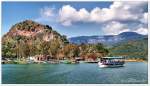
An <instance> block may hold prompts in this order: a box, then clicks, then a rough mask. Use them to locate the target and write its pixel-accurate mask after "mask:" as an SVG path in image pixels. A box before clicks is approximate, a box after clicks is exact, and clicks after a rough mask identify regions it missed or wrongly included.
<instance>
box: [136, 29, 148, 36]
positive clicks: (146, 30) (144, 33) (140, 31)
mask: <svg viewBox="0 0 150 86" xmlns="http://www.w3.org/2000/svg"><path fill="white" fill-rule="evenodd" d="M134 32H136V33H139V34H142V35H148V29H147V28H143V27H141V28H138V29H137V30H135V31H134Z"/></svg>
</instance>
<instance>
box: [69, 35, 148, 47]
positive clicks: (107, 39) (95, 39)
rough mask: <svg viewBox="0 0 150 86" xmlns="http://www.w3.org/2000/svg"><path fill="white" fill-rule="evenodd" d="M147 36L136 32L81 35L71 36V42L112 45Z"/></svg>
mask: <svg viewBox="0 0 150 86" xmlns="http://www.w3.org/2000/svg"><path fill="white" fill-rule="evenodd" d="M144 37H147V36H145V35H140V34H137V33H135V32H123V33H120V34H118V35H104V36H79V37H72V38H69V39H68V40H69V42H71V43H75V44H81V43H89V44H96V43H103V44H105V45H107V46H112V45H114V44H116V43H119V42H123V41H128V40H133V39H134V40H136V39H142V38H144Z"/></svg>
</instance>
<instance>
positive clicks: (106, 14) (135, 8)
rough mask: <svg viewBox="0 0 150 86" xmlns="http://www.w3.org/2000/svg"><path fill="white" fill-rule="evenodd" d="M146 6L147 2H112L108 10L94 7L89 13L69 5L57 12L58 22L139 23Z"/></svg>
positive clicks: (69, 23)
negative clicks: (130, 21)
mask: <svg viewBox="0 0 150 86" xmlns="http://www.w3.org/2000/svg"><path fill="white" fill-rule="evenodd" d="M146 4H147V2H114V3H113V4H112V5H110V7H109V8H99V7H96V8H93V9H92V10H91V11H87V10H86V9H85V8H81V9H79V10H76V9H75V8H74V7H72V6H70V5H64V6H63V7H62V8H61V9H60V10H59V21H60V22H61V23H62V24H64V23H68V24H67V25H71V24H72V23H74V22H96V23H104V22H109V21H129V20H132V21H141V20H140V19H141V17H143V12H144V9H143V7H144V6H145V5H146ZM142 21H143V20H142Z"/></svg>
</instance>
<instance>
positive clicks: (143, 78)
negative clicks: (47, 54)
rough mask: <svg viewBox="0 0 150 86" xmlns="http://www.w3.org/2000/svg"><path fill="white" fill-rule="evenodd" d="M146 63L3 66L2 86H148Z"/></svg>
mask: <svg viewBox="0 0 150 86" xmlns="http://www.w3.org/2000/svg"><path fill="white" fill-rule="evenodd" d="M147 66H148V64H147V63H145V62H128V63H125V66H124V67H120V68H99V67H98V65H97V64H96V63H95V64H91V63H80V64H24V65H23V64H22V65H21V64H2V83H3V84H138V83H139V84H147V83H148V67H147Z"/></svg>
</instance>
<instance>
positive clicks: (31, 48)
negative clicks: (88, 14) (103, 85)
mask: <svg viewBox="0 0 150 86" xmlns="http://www.w3.org/2000/svg"><path fill="white" fill-rule="evenodd" d="M108 53H109V52H108V50H107V49H106V48H105V47H104V46H103V44H101V43H98V44H81V45H76V44H72V43H69V42H68V40H67V39H66V36H64V35H60V34H59V33H58V32H56V31H54V30H53V29H52V27H51V26H48V25H43V24H39V23H37V22H34V21H32V20H25V21H23V22H20V23H17V24H15V25H13V26H12V27H11V29H10V30H9V32H8V33H6V34H5V35H4V36H3V37H2V58H8V59H26V58H28V57H35V56H43V57H47V56H49V57H51V58H52V59H57V60H58V59H66V58H67V59H69V60H70V59H75V57H81V58H82V59H84V60H91V59H94V60H96V58H98V57H102V56H106V55H107V54H108Z"/></svg>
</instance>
